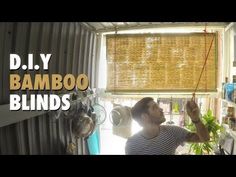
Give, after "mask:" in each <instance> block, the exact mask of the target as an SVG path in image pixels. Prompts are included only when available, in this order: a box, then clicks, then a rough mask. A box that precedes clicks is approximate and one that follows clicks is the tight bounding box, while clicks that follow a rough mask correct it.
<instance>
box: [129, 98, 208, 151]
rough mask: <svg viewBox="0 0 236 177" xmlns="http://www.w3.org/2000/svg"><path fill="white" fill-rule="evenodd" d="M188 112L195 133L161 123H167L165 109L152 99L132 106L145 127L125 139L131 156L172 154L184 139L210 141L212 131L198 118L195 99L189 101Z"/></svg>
mask: <svg viewBox="0 0 236 177" xmlns="http://www.w3.org/2000/svg"><path fill="white" fill-rule="evenodd" d="M186 109H187V113H188V115H189V116H190V118H191V120H192V122H193V123H194V124H195V126H196V130H197V132H196V133H193V132H189V131H187V130H186V129H184V128H181V127H178V126H170V125H161V124H162V123H163V122H165V117H164V114H163V110H162V109H161V108H160V107H159V105H158V104H157V103H156V102H154V100H153V98H150V97H145V98H143V99H141V100H140V101H138V102H137V103H136V104H135V105H134V107H133V108H132V109H131V114H132V117H133V119H134V120H136V121H137V122H138V123H139V124H140V125H141V126H142V127H143V129H142V131H140V132H138V133H136V134H135V135H133V136H132V137H130V138H129V139H128V140H127V142H126V147H125V152H126V154H128V155H172V154H175V150H176V148H177V147H178V146H179V145H180V144H182V143H183V142H206V141H209V139H210V137H209V133H208V130H207V129H206V127H205V126H204V124H203V123H202V122H201V119H200V117H199V114H200V110H199V108H198V106H197V104H196V103H195V102H194V101H188V102H187V105H186Z"/></svg>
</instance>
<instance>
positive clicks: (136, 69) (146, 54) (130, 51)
mask: <svg viewBox="0 0 236 177" xmlns="http://www.w3.org/2000/svg"><path fill="white" fill-rule="evenodd" d="M214 35H216V37H217V33H184V34H115V35H107V36H106V46H107V72H108V74H107V91H121V92H122V91H124V92H130V91H131V92H135V91H138V92H146V91H147V92H155V91H184V92H188V91H189V92H192V91H193V90H194V89H195V87H196V84H197V81H198V79H199V76H200V72H201V70H202V67H203V64H204V61H205V58H206V53H207V52H208V50H209V48H210V43H211V41H212V39H213V36H214ZM217 52H218V51H217V38H215V39H214V41H213V45H212V47H211V49H210V53H209V56H208V59H207V64H206V66H205V68H206V70H205V71H206V72H205V71H204V72H205V76H204V77H202V78H201V80H200V83H199V86H198V91H205V90H206V88H207V91H216V85H217V83H216V80H217V56H218V54H217Z"/></svg>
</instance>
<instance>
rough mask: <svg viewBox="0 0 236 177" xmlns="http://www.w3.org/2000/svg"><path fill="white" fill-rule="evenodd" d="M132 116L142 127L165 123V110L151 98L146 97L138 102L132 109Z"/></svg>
mask: <svg viewBox="0 0 236 177" xmlns="http://www.w3.org/2000/svg"><path fill="white" fill-rule="evenodd" d="M131 114H132V117H133V119H134V120H136V121H137V122H138V123H139V124H140V125H141V126H145V125H147V124H157V125H160V124H161V123H163V122H165V116H164V113H163V110H162V109H161V108H160V107H159V105H158V104H157V103H156V102H155V101H154V100H153V98H151V97H145V98H143V99H141V100H140V101H138V102H137V103H136V104H135V105H134V107H132V109H131Z"/></svg>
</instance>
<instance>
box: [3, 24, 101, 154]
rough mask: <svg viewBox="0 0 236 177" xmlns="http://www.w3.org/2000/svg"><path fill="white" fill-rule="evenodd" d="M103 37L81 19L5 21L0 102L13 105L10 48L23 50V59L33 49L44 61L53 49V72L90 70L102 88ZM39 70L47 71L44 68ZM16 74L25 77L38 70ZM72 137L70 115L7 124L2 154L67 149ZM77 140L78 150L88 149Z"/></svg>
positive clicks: (92, 81) (20, 52) (92, 79)
mask: <svg viewBox="0 0 236 177" xmlns="http://www.w3.org/2000/svg"><path fill="white" fill-rule="evenodd" d="M98 40H99V38H98V37H97V35H96V33H94V32H92V31H90V29H88V28H87V27H85V26H83V25H82V24H81V23H62V22H57V23H55V22H53V23H49V22H47V23H45V22H39V23H0V57H1V59H0V61H1V64H0V67H1V71H0V76H1V77H0V78H1V79H0V84H1V85H0V105H3V104H9V73H10V71H9V55H10V53H16V54H18V55H20V56H21V59H22V63H27V54H28V53H32V54H34V55H35V58H34V60H35V62H36V63H37V64H39V63H40V66H42V62H40V58H39V57H40V56H39V54H40V53H45V54H46V53H51V54H52V57H51V59H50V64H49V70H48V73H49V74H51V73H59V74H62V75H65V74H66V73H72V74H73V75H78V74H81V73H85V74H86V75H87V76H88V78H89V83H90V87H92V88H94V87H96V80H97V79H96V76H97V74H96V73H97V68H98V67H97V66H98V63H97V62H98V61H97V60H96V59H97V57H96V56H97V49H98V48H97V44H98V43H99V42H98ZM40 68H41V67H40ZM14 72H15V71H14ZM39 72H40V73H46V72H45V71H42V69H41V70H40V71H39ZM15 73H19V74H20V75H21V76H22V75H23V74H26V73H34V74H35V71H23V70H19V71H17V72H15ZM32 76H33V74H32ZM17 93H18V94H22V93H23V92H22V91H21V92H20V91H18V92H17ZM31 93H33V92H31ZM16 114H17V112H16ZM0 117H1V115H0ZM0 127H1V125H0ZM68 137H69V132H68V122H67V120H66V119H63V118H59V119H55V118H53V117H52V116H50V114H49V113H47V114H44V115H41V116H38V117H34V118H31V119H27V120H24V121H21V122H18V123H14V124H10V125H7V126H4V127H1V128H0V154H65V149H66V146H67V145H68V142H69V139H68ZM77 145H78V146H77V154H86V153H87V150H86V145H85V142H84V141H83V140H78V141H77Z"/></svg>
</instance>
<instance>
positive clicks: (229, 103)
mask: <svg viewBox="0 0 236 177" xmlns="http://www.w3.org/2000/svg"><path fill="white" fill-rule="evenodd" d="M222 101H223V102H225V103H227V104H228V106H233V107H236V103H234V102H232V101H228V100H225V99H222Z"/></svg>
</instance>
